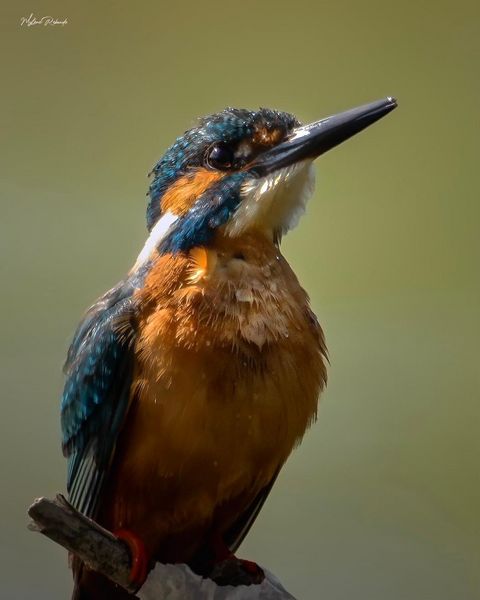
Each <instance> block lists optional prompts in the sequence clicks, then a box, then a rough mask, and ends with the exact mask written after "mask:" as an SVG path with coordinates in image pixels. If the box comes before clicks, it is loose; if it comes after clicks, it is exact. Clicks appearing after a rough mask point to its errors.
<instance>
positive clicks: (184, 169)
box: [139, 98, 396, 259]
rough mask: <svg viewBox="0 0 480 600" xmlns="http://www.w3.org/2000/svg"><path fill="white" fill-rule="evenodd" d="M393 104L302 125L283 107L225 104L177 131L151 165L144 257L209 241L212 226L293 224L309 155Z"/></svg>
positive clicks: (278, 227) (238, 230)
mask: <svg viewBox="0 0 480 600" xmlns="http://www.w3.org/2000/svg"><path fill="white" fill-rule="evenodd" d="M395 106H396V101H395V100H394V99H393V98H386V99H384V100H379V101H377V102H373V103H371V104H368V105H365V106H362V107H359V108H356V109H353V110H350V111H346V112H344V113H340V114H338V115H335V116H331V117H327V118H326V119H322V120H320V121H316V122H315V123H312V124H310V125H305V126H302V125H301V124H300V123H299V121H298V120H297V119H296V118H295V117H294V116H293V115H290V114H288V113H283V112H278V111H275V110H269V109H265V108H262V109H260V110H258V111H249V110H241V109H234V108H227V109H226V110H224V111H222V112H220V113H217V114H214V115H211V116H208V117H205V118H203V119H202V120H201V121H200V123H199V125H198V126H197V127H195V128H193V129H190V130H189V131H187V132H186V133H185V134H184V135H182V136H181V137H179V138H178V139H177V140H176V141H175V143H174V144H173V145H172V146H171V147H170V148H169V149H168V150H167V151H166V153H165V155H164V156H163V157H162V158H161V159H160V161H159V162H158V163H157V164H156V165H155V167H154V168H153V170H152V175H153V181H152V183H151V185H150V191H149V194H150V201H149V205H148V210H147V223H148V228H149V230H150V239H149V242H148V243H147V245H146V247H145V249H144V256H143V257H139V258H140V259H141V258H144V259H146V258H147V257H148V256H147V255H148V253H149V252H151V251H152V250H153V248H154V247H155V248H156V249H157V250H158V251H159V253H160V254H163V253H170V252H171V253H177V252H186V251H189V250H190V249H191V248H193V247H196V246H208V245H209V243H211V241H212V240H213V239H214V236H215V234H216V232H217V231H222V232H223V233H224V234H225V235H227V236H232V237H235V236H240V235H241V234H242V233H245V232H248V231H251V230H256V231H260V232H262V233H264V234H265V235H266V236H268V237H270V238H271V239H272V240H278V239H279V238H280V237H281V235H282V234H283V233H285V232H286V231H288V230H289V229H291V228H292V227H293V226H294V225H296V223H297V221H298V219H299V217H300V215H301V214H302V212H303V211H304V208H305V205H306V202H307V200H308V198H309V197H310V196H311V194H312V192H313V188H314V171H313V167H312V162H313V160H314V159H315V158H317V157H318V156H320V155H321V154H323V153H325V152H326V151H327V150H330V149H331V148H333V147H334V146H336V145H338V144H340V143H341V142H343V141H344V140H346V139H348V138H349V137H351V136H352V135H354V134H355V133H358V132H359V131H361V130H362V129H364V128H365V127H367V126H368V125H370V124H372V123H374V122H375V121H377V120H378V119H380V118H381V117H382V116H384V115H386V114H387V113H388V112H390V111H391V110H392V109H393V108H395Z"/></svg>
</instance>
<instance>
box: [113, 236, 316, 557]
mask: <svg viewBox="0 0 480 600" xmlns="http://www.w3.org/2000/svg"><path fill="white" fill-rule="evenodd" d="M214 247H215V250H211V249H205V248H196V249H194V250H192V251H191V252H190V255H189V256H188V257H187V256H176V257H173V256H171V255H169V256H162V257H159V258H158V259H157V261H156V262H155V264H154V266H153V268H152V270H151V272H150V274H149V275H148V277H147V280H146V282H145V284H146V285H145V288H144V289H142V290H141V291H140V292H139V294H140V296H141V297H140V302H141V305H142V306H144V307H145V310H144V314H143V315H142V316H141V318H140V322H139V331H140V335H139V338H138V341H137V344H136V349H135V351H136V359H137V364H136V371H135V385H134V389H133V397H132V409H131V411H130V414H129V417H128V422H127V424H126V426H125V432H124V435H123V438H122V440H121V441H120V445H121V448H120V450H119V452H120V455H121V462H119V466H118V478H117V479H118V482H119V483H118V485H117V488H116V492H115V498H116V500H115V502H116V504H115V519H114V520H115V525H116V526H126V527H128V526H130V527H132V528H133V529H134V530H137V531H138V530H140V531H139V533H140V534H142V535H143V531H142V529H144V530H145V535H146V536H147V542H148V539H149V536H150V539H151V540H152V541H151V543H152V546H154V545H155V544H158V543H159V540H161V539H164V540H165V539H167V537H168V538H169V539H171V536H175V535H177V534H178V535H180V532H185V531H187V530H192V531H193V530H198V528H200V529H201V528H202V527H204V526H205V527H207V526H208V525H209V524H211V523H212V522H213V521H215V523H216V526H217V527H219V528H220V529H223V530H226V528H227V527H228V526H229V525H231V520H232V519H233V518H234V516H235V515H230V516H226V515H225V514H224V513H225V511H223V513H222V515H223V516H222V517H221V519H222V520H223V522H221V523H218V520H219V517H218V514H217V509H218V508H219V507H220V506H221V505H225V503H228V501H230V500H232V501H233V500H234V499H240V505H241V504H242V500H241V499H242V498H244V502H246V503H248V502H250V501H251V499H252V498H253V497H254V496H255V494H256V492H258V491H259V490H260V489H261V488H262V487H264V486H265V485H267V484H268V483H269V481H270V480H271V479H272V477H273V476H274V474H275V472H276V471H277V470H278V469H279V468H280V467H281V465H282V464H283V463H284V462H285V460H286V459H287V457H288V455H289V454H290V452H291V450H292V449H293V447H294V446H295V444H297V443H298V442H299V441H300V439H301V438H302V436H303V434H304V432H305V430H306V429H307V427H308V426H309V424H310V423H312V421H313V420H314V419H315V417H316V411H317V399H318V395H319V392H320V391H321V390H322V388H323V386H324V384H325V381H326V369H325V364H324V356H325V346H324V341H323V335H322V332H321V329H320V327H319V325H318V323H317V320H316V318H315V316H314V315H313V313H312V312H311V310H310V308H309V306H308V298H307V295H306V293H305V292H304V291H303V289H302V288H301V287H300V285H299V283H298V281H297V278H296V277H295V275H294V274H293V272H292V270H291V269H290V267H289V266H288V264H287V262H286V261H285V259H284V258H283V257H282V256H281V255H280V253H279V251H278V249H277V248H276V247H275V246H274V245H273V244H272V243H271V242H269V241H268V240H266V239H265V238H263V237H261V236H259V237H256V236H253V235H245V236H243V237H242V238H241V239H236V240H232V239H223V238H221V237H218V238H217V240H216V243H215V244H214ZM237 505H238V503H237ZM139 506H141V507H142V509H141V510H142V515H143V517H142V516H141V515H140V513H139V509H138V507H139ZM136 507H137V508H136ZM245 508H246V506H245ZM237 516H238V515H237ZM142 518H143V520H144V521H145V522H144V523H143V525H142V524H141V523H140V521H142ZM187 546H188V545H185V544H183V548H184V549H185V552H188V550H186V548H187ZM192 552H193V550H192ZM175 557H176V558H178V556H177V555H175ZM167 558H169V557H168V556H167ZM170 558H171V557H170ZM181 559H182V560H188V556H181Z"/></svg>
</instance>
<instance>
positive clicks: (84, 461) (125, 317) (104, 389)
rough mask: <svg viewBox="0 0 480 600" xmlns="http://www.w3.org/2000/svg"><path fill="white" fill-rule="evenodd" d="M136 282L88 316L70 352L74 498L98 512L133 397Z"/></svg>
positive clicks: (69, 450)
mask: <svg viewBox="0 0 480 600" xmlns="http://www.w3.org/2000/svg"><path fill="white" fill-rule="evenodd" d="M133 290H134V288H133V286H132V285H131V284H130V283H129V282H128V281H126V282H122V283H120V284H119V285H118V286H116V287H115V288H113V289H112V290H110V291H109V292H107V293H106V294H105V295H104V296H102V298H100V300H98V302H97V303H96V304H94V305H93V306H92V307H91V308H90V310H89V311H88V312H87V314H86V315H85V318H84V320H83V321H82V323H81V324H80V325H79V327H78V329H77V331H76V333H75V336H74V339H73V342H72V344H71V346H70V349H69V351H68V357H67V362H66V364H65V368H64V370H65V374H66V382H65V388H64V391H63V397H62V404H61V423H62V434H63V437H62V448H63V453H64V455H65V456H67V457H68V477H67V490H68V493H69V499H70V502H71V503H72V504H73V505H74V506H75V508H77V510H80V511H81V512H83V513H84V514H86V515H88V516H94V515H95V511H96V509H97V507H98V502H99V499H100V496H101V492H102V488H103V484H104V482H105V477H106V475H107V472H108V468H109V466H110V463H111V460H112V456H113V452H114V450H115V443H116V440H117V436H118V433H119V431H120V428H121V426H122V423H123V421H124V418H125V415H126V412H127V409H128V405H129V399H130V388H131V381H132V369H133V340H134V337H135V329H134V318H135V314H134V303H133Z"/></svg>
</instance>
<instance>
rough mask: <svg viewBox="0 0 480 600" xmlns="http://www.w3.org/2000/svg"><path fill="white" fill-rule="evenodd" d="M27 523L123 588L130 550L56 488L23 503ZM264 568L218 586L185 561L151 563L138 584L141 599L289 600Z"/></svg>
mask: <svg viewBox="0 0 480 600" xmlns="http://www.w3.org/2000/svg"><path fill="white" fill-rule="evenodd" d="M28 515H29V516H30V517H31V519H32V523H30V524H29V529H31V530H32V531H38V532H40V533H43V535H46V536H47V537H49V538H50V539H51V540H53V541H54V542H57V544H60V545H61V546H63V547H64V548H66V549H67V550H69V551H70V552H73V553H74V554H76V555H77V556H78V557H79V558H81V560H82V561H83V562H84V563H85V564H86V565H87V566H88V567H89V568H91V569H92V570H94V571H97V572H98V573H102V574H103V575H105V576H106V577H108V578H109V579H111V580H112V581H114V582H115V583H117V584H118V585H120V586H122V587H123V588H125V589H126V590H129V591H131V589H129V574H130V555H129V551H128V548H127V546H126V545H125V544H124V543H123V542H121V541H119V540H118V539H117V538H116V537H115V536H114V535H112V533H110V532H109V531H107V530H106V529H104V528H103V527H100V526H99V525H98V524H97V523H95V522H94V521H92V520H91V519H89V518H88V517H85V516H84V515H82V514H81V513H79V512H78V511H77V510H75V509H74V508H73V506H71V504H69V503H68V502H67V500H66V499H65V498H64V497H63V496H62V495H61V494H58V495H57V496H56V497H55V499H54V500H49V499H48V498H38V499H37V500H35V501H34V503H33V504H32V505H31V506H30V508H29V509H28ZM264 571H265V579H264V581H263V582H262V583H261V584H259V585H250V586H244V585H242V586H237V587H233V586H230V585H226V586H218V585H216V584H215V583H214V582H213V581H212V580H211V579H204V578H202V577H200V576H199V575H196V574H195V573H193V571H191V570H190V568H189V567H188V566H187V565H183V564H182V565H163V564H160V563H157V565H156V566H155V568H154V569H153V570H152V571H151V572H150V574H149V576H148V578H147V580H146V582H145V583H144V585H143V586H142V588H141V590H140V591H139V592H137V596H138V598H140V599H141V600H180V599H182V600H188V599H191V600H207V599H208V600H295V599H294V597H293V596H292V595H291V594H289V593H288V592H287V591H286V590H285V589H284V588H283V587H282V585H281V584H280V582H279V581H278V580H277V579H276V577H275V576H274V575H272V574H271V573H269V572H268V571H266V570H265V569H264Z"/></svg>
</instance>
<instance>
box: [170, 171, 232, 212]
mask: <svg viewBox="0 0 480 600" xmlns="http://www.w3.org/2000/svg"><path fill="white" fill-rule="evenodd" d="M222 177H223V173H219V172H218V171H209V170H208V169H196V170H195V171H192V172H190V173H187V175H184V176H183V177H181V178H180V179H178V180H177V181H176V182H175V183H174V184H173V185H172V186H171V187H170V188H169V189H168V190H167V191H166V192H165V194H164V195H163V197H162V200H161V208H162V213H165V212H172V213H173V214H175V215H179V216H182V215H184V214H185V213H187V212H188V211H189V210H190V208H191V207H192V206H193V203H194V202H195V200H197V198H199V196H201V195H202V194H203V193H204V192H205V191H206V190H208V188H209V187H210V186H211V185H212V184H214V183H215V182H216V181H219V180H220V179H221V178H222Z"/></svg>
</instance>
